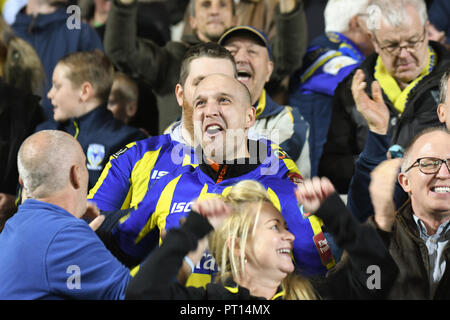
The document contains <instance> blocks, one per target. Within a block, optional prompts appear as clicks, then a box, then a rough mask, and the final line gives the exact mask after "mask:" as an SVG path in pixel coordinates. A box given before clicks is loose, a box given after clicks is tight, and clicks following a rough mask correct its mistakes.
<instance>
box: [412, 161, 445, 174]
mask: <svg viewBox="0 0 450 320" xmlns="http://www.w3.org/2000/svg"><path fill="white" fill-rule="evenodd" d="M443 163H445V165H446V166H447V170H448V171H449V172H450V167H449V163H450V159H439V158H432V157H425V158H419V159H417V160H416V161H415V162H414V163H413V164H412V165H411V166H410V167H409V168H408V169H406V170H405V173H406V172H408V171H409V170H411V169H412V168H414V167H417V166H418V167H419V170H420V172H422V173H424V174H435V173H437V172H439V170H441V166H442V164H443Z"/></svg>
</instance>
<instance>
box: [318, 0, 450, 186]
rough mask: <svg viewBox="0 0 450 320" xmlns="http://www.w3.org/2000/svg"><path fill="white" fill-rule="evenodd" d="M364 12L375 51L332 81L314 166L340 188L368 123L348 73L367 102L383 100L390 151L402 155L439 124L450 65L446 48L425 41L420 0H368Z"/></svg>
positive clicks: (350, 170) (424, 17) (425, 26)
mask: <svg viewBox="0 0 450 320" xmlns="http://www.w3.org/2000/svg"><path fill="white" fill-rule="evenodd" d="M367 12H368V19H367V26H368V29H369V30H370V36H371V39H372V43H373V45H374V48H375V51H376V53H374V54H373V55H371V56H369V57H367V58H366V59H365V61H364V62H363V63H362V64H361V67H360V70H357V71H355V72H354V73H352V74H350V75H349V76H348V77H347V78H346V79H344V81H343V82H342V83H340V85H339V86H338V87H337V89H336V91H335V101H334V106H333V115H332V118H331V124H330V128H329V131H328V138H327V143H326V144H325V146H324V152H323V156H322V159H321V162H320V166H319V175H322V176H327V177H329V178H330V179H331V180H332V182H333V183H334V185H335V186H336V187H337V189H338V190H339V192H340V193H347V191H348V187H349V183H350V180H351V177H352V175H353V172H354V166H355V160H356V158H357V156H358V154H359V153H360V152H361V151H362V149H363V147H364V144H365V141H366V136H367V123H366V121H365V120H364V118H363V117H362V116H361V113H360V112H361V111H360V110H357V108H356V105H355V104H356V103H355V99H356V98H354V96H352V94H351V92H352V79H353V77H354V76H355V77H356V78H357V79H358V85H359V89H360V90H363V91H364V92H365V93H366V95H367V99H369V100H370V101H369V102H370V103H375V104H376V103H379V102H383V103H384V104H385V105H386V106H387V108H388V110H389V115H388V117H389V126H388V132H387V134H388V136H389V138H390V140H389V147H390V151H391V154H392V155H394V156H401V154H402V152H403V150H404V148H405V146H406V145H407V144H408V143H409V142H410V141H411V139H412V138H413V137H414V136H415V135H416V134H417V133H418V132H420V131H421V130H423V129H424V128H427V127H430V126H434V125H438V124H439V119H438V116H437V112H436V106H437V105H438V103H439V81H440V78H441V77H442V74H443V73H444V72H445V71H446V70H447V69H448V68H449V66H450V54H449V52H448V51H447V50H446V49H445V48H444V47H443V46H442V45H440V44H439V43H436V42H433V41H428V36H427V29H428V26H429V22H428V18H427V11H426V5H425V2H424V1H423V0H399V1H386V0H372V1H370V2H369V6H368V10H367ZM358 111H359V112H358Z"/></svg>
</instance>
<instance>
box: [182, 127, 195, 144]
mask: <svg viewBox="0 0 450 320" xmlns="http://www.w3.org/2000/svg"><path fill="white" fill-rule="evenodd" d="M180 130H181V137H182V138H183V140H184V142H186V144H187V145H189V146H194V141H193V139H192V135H191V133H190V132H189V130H188V129H187V128H186V124H184V123H183V121H181V129H180Z"/></svg>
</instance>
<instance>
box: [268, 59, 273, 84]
mask: <svg viewBox="0 0 450 320" xmlns="http://www.w3.org/2000/svg"><path fill="white" fill-rule="evenodd" d="M267 70H268V73H267V76H266V83H267V82H269V80H270V77H271V76H272V72H273V61H272V60H269V61H268V63H267Z"/></svg>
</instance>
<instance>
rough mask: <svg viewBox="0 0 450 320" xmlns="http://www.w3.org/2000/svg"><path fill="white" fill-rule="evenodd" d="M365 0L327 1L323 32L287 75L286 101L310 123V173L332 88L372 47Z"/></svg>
mask: <svg viewBox="0 0 450 320" xmlns="http://www.w3.org/2000/svg"><path fill="white" fill-rule="evenodd" d="M367 2H368V0H329V1H328V3H327V5H326V7H325V12H324V18H325V34H323V35H321V36H319V37H318V38H316V39H314V40H313V41H312V43H311V45H310V47H309V48H308V50H307V53H306V55H305V57H304V59H303V66H302V68H301V69H300V70H298V71H297V72H296V74H295V76H294V77H292V79H291V89H290V95H289V104H290V105H291V106H293V107H296V108H298V109H299V111H300V113H301V114H302V115H303V117H304V118H305V120H306V121H308V123H309V125H310V135H309V145H310V159H311V176H316V175H317V173H318V167H319V160H320V157H321V155H322V149H323V145H324V144H325V142H326V139H327V132H328V127H329V124H330V119H331V113H332V106H333V96H334V90H335V88H336V87H337V85H338V83H339V82H340V81H342V80H343V79H344V78H345V77H346V76H347V75H348V74H349V73H351V72H352V71H353V70H354V69H355V68H357V67H358V66H359V64H360V63H361V62H362V61H363V60H364V58H365V57H366V56H367V55H369V54H370V53H372V51H373V45H372V42H371V41H370V38H369V36H368V30H367V28H366V23H365V17H366V8H367Z"/></svg>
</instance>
